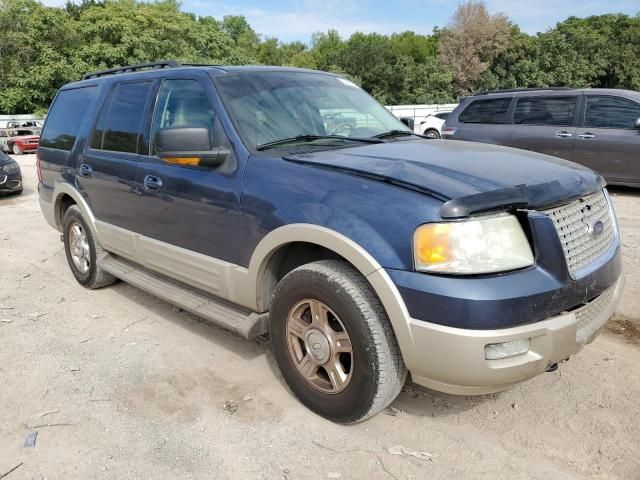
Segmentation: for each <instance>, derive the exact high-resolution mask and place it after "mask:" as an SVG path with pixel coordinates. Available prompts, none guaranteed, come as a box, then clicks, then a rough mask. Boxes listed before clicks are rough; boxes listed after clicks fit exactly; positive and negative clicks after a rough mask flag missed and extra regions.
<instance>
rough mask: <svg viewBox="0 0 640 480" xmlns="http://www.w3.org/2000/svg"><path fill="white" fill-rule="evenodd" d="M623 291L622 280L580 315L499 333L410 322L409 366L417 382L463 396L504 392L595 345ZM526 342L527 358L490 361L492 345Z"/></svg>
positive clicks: (496, 331)
mask: <svg viewBox="0 0 640 480" xmlns="http://www.w3.org/2000/svg"><path fill="white" fill-rule="evenodd" d="M623 287H624V275H621V276H620V277H619V279H618V280H617V282H616V283H615V284H614V285H612V286H611V287H610V288H609V289H608V290H606V291H605V292H603V293H602V294H601V295H600V296H598V297H597V298H596V299H594V300H592V301H591V302H589V303H588V304H587V305H585V306H583V307H580V308H579V309H576V310H574V311H571V312H565V313H562V314H560V315H556V316H553V317H551V318H548V319H546V320H542V321H540V322H536V323H532V324H528V325H521V326H518V327H513V328H505V329H500V330H465V329H459V328H453V327H448V326H444V325H437V324H433V323H428V322H425V321H423V320H416V319H411V322H410V323H411V325H410V326H411V332H412V336H413V341H414V348H413V352H412V353H411V357H412V358H410V359H408V361H407V362H406V363H407V364H408V366H410V371H411V376H412V378H413V381H414V382H415V383H417V384H419V385H422V386H424V387H427V388H432V389H434V390H438V391H441V392H446V393H452V394H461V395H481V394H487V393H493V392H498V391H501V390H505V389H507V388H509V387H510V386H512V385H514V384H516V383H518V382H521V381H523V380H527V379H529V378H531V377H534V376H536V375H538V374H540V373H542V372H544V371H546V370H547V369H548V368H550V367H551V366H553V365H554V364H556V363H558V362H561V361H563V360H566V359H568V358H569V357H571V356H572V355H574V354H576V353H577V352H578V351H580V350H581V349H582V348H583V347H584V345H586V344H587V343H590V342H591V341H592V340H593V339H594V338H595V337H596V336H597V335H598V333H599V332H600V331H601V330H602V328H603V327H604V325H605V323H606V322H607V321H608V320H609V319H610V318H611V316H612V315H613V313H614V312H615V309H616V306H617V304H618V301H619V299H620V295H621V292H622V289H623ZM526 338H528V339H530V341H531V347H530V349H529V351H528V352H527V353H525V354H523V355H518V356H515V357H511V358H505V359H500V360H486V359H485V346H486V345H487V344H491V343H501V342H509V341H512V340H518V339H526ZM405 361H406V360H405Z"/></svg>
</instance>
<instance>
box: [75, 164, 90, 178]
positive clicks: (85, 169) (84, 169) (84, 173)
mask: <svg viewBox="0 0 640 480" xmlns="http://www.w3.org/2000/svg"><path fill="white" fill-rule="evenodd" d="M78 175H80V176H81V177H87V178H88V177H90V176H91V175H93V169H92V168H91V165H89V164H87V163H82V164H81V165H80V168H78Z"/></svg>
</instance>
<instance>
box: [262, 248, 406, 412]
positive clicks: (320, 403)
mask: <svg viewBox="0 0 640 480" xmlns="http://www.w3.org/2000/svg"><path fill="white" fill-rule="evenodd" d="M314 302H315V303H314ZM312 305H319V307H314V306H312ZM314 308H316V310H313V309H314ZM312 310H313V311H314V312H318V311H322V312H324V314H321V315H320V316H319V317H323V318H327V319H328V321H327V322H326V323H325V324H324V327H322V326H320V327H319V326H318V325H320V324H322V323H323V322H322V321H318V322H316V323H313V322H310V320H311V311H312ZM325 315H326V317H325ZM290 318H297V319H298V320H296V321H295V322H294V321H293V320H290ZM316 318H318V316H316ZM327 325H328V327H327ZM305 326H306V330H305ZM301 332H304V334H302V336H301ZM319 332H320V333H319ZM327 332H329V334H328V336H327V335H325V334H326V333H327ZM345 333H346V339H348V340H349V341H348V342H345V341H344V340H345ZM270 335H271V343H272V348H273V351H274V355H275V358H276V361H277V363H278V366H279V368H280V371H281V372H282V375H283V377H284V379H285V381H286V382H287V384H288V385H289V388H291V390H292V391H293V393H294V394H295V395H296V396H297V397H298V399H300V401H301V402H302V403H303V404H304V405H305V406H306V407H307V408H309V409H310V410H312V411H313V412H315V413H317V414H318V415H321V416H322V417H324V418H327V419H329V420H331V421H333V422H336V423H341V424H353V423H357V422H361V421H363V420H366V419H367V418H369V417H372V416H373V415H375V414H377V413H378V412H380V411H381V410H383V409H384V408H386V407H387V406H388V405H389V404H390V403H391V402H392V401H393V400H394V399H395V398H396V397H397V396H398V394H399V393H400V391H401V390H402V387H403V385H404V383H405V380H406V378H407V370H406V367H405V365H404V362H403V360H402V356H401V354H400V350H399V348H398V344H397V341H396V338H395V335H394V333H393V329H392V328H391V324H390V323H389V320H388V318H387V315H386V313H385V311H384V308H383V307H382V304H381V303H380V300H379V299H378V297H377V296H376V295H375V293H374V292H373V290H372V288H371V286H370V285H369V283H368V282H367V280H366V279H365V278H364V277H363V276H362V275H360V273H359V272H357V271H356V270H354V269H353V268H352V267H351V266H350V265H349V264H348V263H346V262H344V261H341V260H322V261H318V262H313V263H309V264H307V265H303V266H301V267H298V268H296V269H295V270H293V271H291V272H290V273H288V274H287V275H286V276H285V277H284V278H283V279H282V280H281V281H280V282H279V283H278V285H277V286H276V290H275V292H274V295H273V299H272V303H271V308H270ZM323 335H324V337H323ZM302 337H304V338H306V339H307V340H303V339H302ZM327 338H332V339H333V340H337V341H333V343H332V340H327ZM326 344H329V346H328V347H326ZM349 346H350V348H351V353H336V351H337V350H338V349H344V350H348V348H349ZM327 348H328V350H327ZM313 349H317V350H314V351H313V353H312V352H311V350H313ZM327 351H328V352H329V353H328V354H327ZM319 357H323V358H319ZM301 358H302V360H301ZM325 358H326V359H327V361H326V363H324V364H323V363H322V362H323V361H324V360H325ZM305 359H306V360H305ZM310 359H312V360H310ZM336 362H337V363H336ZM333 365H338V366H337V367H333ZM325 366H326V367H327V368H326V369H325ZM336 368H337V369H338V370H336ZM314 369H315V373H313V372H314ZM303 371H305V372H307V374H306V375H305V374H304V373H303ZM330 371H332V372H333V376H330V373H329V372H330ZM336 372H339V374H338V376H341V379H340V380H339V381H338V379H337V378H336ZM343 377H344V378H343ZM336 386H338V387H336Z"/></svg>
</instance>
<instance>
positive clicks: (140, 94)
mask: <svg viewBox="0 0 640 480" xmlns="http://www.w3.org/2000/svg"><path fill="white" fill-rule="evenodd" d="M151 85H152V83H151V82H149V81H146V82H135V83H123V84H120V85H118V86H117V87H116V89H115V90H114V91H112V92H111V94H110V96H109V98H108V99H107V101H106V102H105V103H104V105H103V106H102V109H101V112H100V116H99V117H98V122H97V124H96V129H95V131H94V133H93V138H92V140H91V147H92V148H98V149H100V150H110V151H113V152H125V153H137V152H138V143H139V141H140V137H141V136H142V133H143V128H144V124H145V122H144V121H143V120H144V119H145V118H146V117H145V110H146V105H147V99H148V97H149V93H150V92H151Z"/></svg>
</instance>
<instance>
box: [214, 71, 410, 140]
mask: <svg viewBox="0 0 640 480" xmlns="http://www.w3.org/2000/svg"><path fill="white" fill-rule="evenodd" d="M215 84H216V86H217V88H218V92H219V93H220V96H221V97H222V100H223V102H224V104H225V105H226V107H227V111H228V112H229V115H230V116H231V119H232V120H233V122H234V124H235V126H236V128H237V130H238V133H239V134H240V136H241V137H242V139H243V141H244V142H245V144H246V145H247V146H248V147H249V148H251V149H254V150H255V149H256V147H257V146H258V145H264V144H268V143H269V142H275V141H278V140H282V139H289V138H295V137H299V136H304V135H317V136H323V135H325V136H326V135H334V136H341V137H352V138H358V137H359V138H368V137H373V136H374V135H379V134H381V133H385V132H388V131H390V130H402V131H410V130H408V128H407V127H406V126H405V125H404V124H403V123H402V122H400V121H399V120H398V119H396V118H395V117H394V116H393V115H392V114H391V113H389V111H388V110H387V109H385V108H384V107H383V106H382V105H380V104H379V103H378V102H376V101H375V100H374V99H373V98H371V97H370V96H369V95H368V94H367V93H365V92H364V91H363V90H362V89H360V88H359V87H357V86H356V85H355V84H353V83H351V82H350V81H348V80H345V79H342V78H339V77H335V76H333V75H326V74H319V73H307V72H291V71H287V72H284V71H281V72H255V71H254V72H243V73H235V74H227V75H221V76H218V77H215ZM332 141H336V139H333V140H332ZM338 141H339V139H338ZM324 145H326V143H324ZM347 145H349V146H351V145H353V143H351V142H349V143H341V144H340V146H347Z"/></svg>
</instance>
